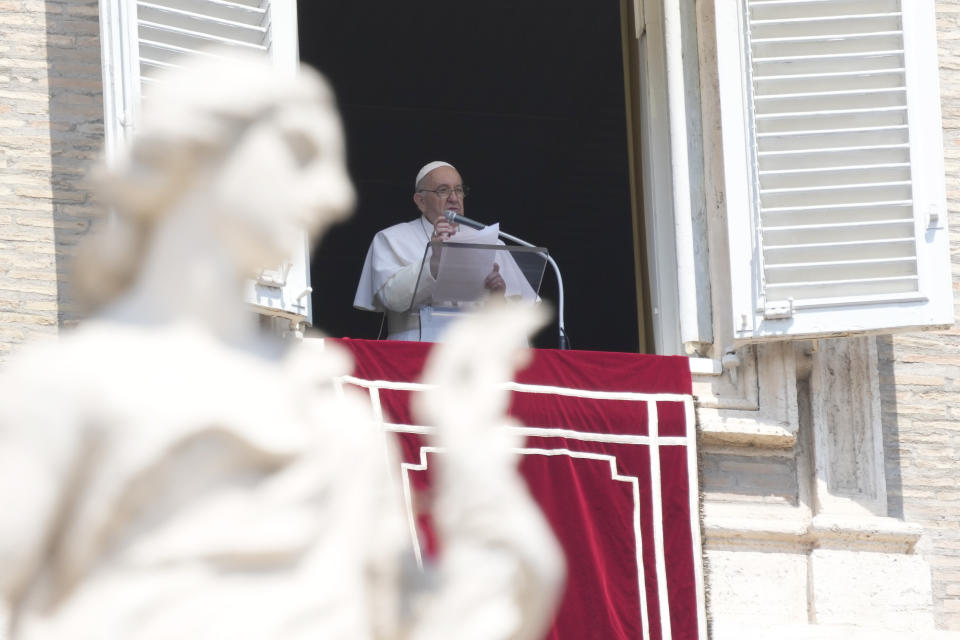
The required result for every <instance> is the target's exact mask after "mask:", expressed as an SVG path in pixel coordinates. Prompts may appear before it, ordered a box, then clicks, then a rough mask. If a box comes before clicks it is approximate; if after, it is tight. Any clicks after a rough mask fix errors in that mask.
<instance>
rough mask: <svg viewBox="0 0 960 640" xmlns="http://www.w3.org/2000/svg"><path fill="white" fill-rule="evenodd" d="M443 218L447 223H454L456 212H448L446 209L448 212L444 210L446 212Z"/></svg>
mask: <svg viewBox="0 0 960 640" xmlns="http://www.w3.org/2000/svg"><path fill="white" fill-rule="evenodd" d="M443 217H444V218H446V219H447V220H448V221H450V222H456V218H457V212H456V211H450V210H449V209H448V210H446V211H444V212H443Z"/></svg>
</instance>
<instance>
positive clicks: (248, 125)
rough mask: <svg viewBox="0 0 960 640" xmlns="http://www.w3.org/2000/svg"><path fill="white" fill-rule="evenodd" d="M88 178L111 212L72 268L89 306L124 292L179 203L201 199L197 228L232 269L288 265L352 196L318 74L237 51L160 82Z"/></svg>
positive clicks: (329, 101)
mask: <svg viewBox="0 0 960 640" xmlns="http://www.w3.org/2000/svg"><path fill="white" fill-rule="evenodd" d="M91 181H92V184H93V186H94V191H95V193H96V195H97V196H98V199H99V200H100V201H101V202H102V203H103V204H104V205H106V206H108V207H111V208H112V210H113V211H114V212H115V217H114V219H113V220H111V221H107V222H106V223H105V224H104V225H103V227H104V228H103V229H102V231H101V234H100V238H99V240H98V241H97V242H95V243H94V244H95V245H96V246H95V248H94V249H93V250H92V251H88V252H87V255H86V256H85V257H86V259H85V260H84V261H83V264H81V270H86V271H87V273H86V274H85V275H84V274H81V276H82V277H81V280H87V281H90V279H91V278H93V279H94V280H93V281H94V282H96V283H97V285H96V286H97V288H98V289H99V291H98V292H97V293H98V295H97V296H96V297H97V298H99V302H104V301H107V300H110V299H112V298H113V297H115V296H116V295H118V294H119V293H122V291H123V290H124V289H125V288H126V287H127V286H129V284H130V282H131V281H132V280H133V279H134V278H135V276H136V273H137V271H138V268H139V266H140V264H141V261H142V258H143V255H144V253H145V251H146V250H147V249H148V247H149V246H150V243H151V240H152V235H153V234H154V232H155V231H156V229H158V228H159V226H160V225H161V224H162V223H163V221H164V219H165V218H166V217H168V216H169V215H170V213H171V212H173V211H177V210H178V209H180V208H182V207H184V206H186V205H189V204H194V205H195V204H197V202H198V201H199V202H201V203H202V204H201V206H199V207H195V208H196V209H197V211H198V217H201V216H202V218H203V219H198V220H197V230H198V233H199V232H203V231H205V230H206V231H210V232H212V234H213V235H215V236H216V240H217V242H219V243H220V244H221V245H222V246H223V247H225V248H226V249H227V251H228V252H229V254H230V256H231V259H232V260H233V261H235V263H236V265H237V268H238V270H239V271H241V272H246V273H254V272H255V271H256V270H258V269H261V268H272V267H275V266H276V265H277V264H279V263H280V262H282V261H283V260H284V259H286V258H287V257H288V256H289V255H290V253H291V251H292V249H293V248H294V246H295V243H296V242H302V232H303V231H304V230H306V232H307V233H308V235H309V236H310V237H311V238H313V239H315V238H316V237H317V236H318V235H319V234H320V233H322V232H323V231H324V230H325V229H326V228H327V227H328V226H329V225H330V224H331V223H333V222H335V221H337V220H340V219H342V218H344V217H346V216H347V215H348V214H349V213H350V211H351V210H352V207H353V204H354V198H355V195H354V190H353V187H352V185H351V183H350V180H349V177H348V175H347V171H346V161H345V149H344V140H343V132H342V127H341V124H340V119H339V117H338V115H337V112H336V107H335V101H334V97H333V94H332V92H331V90H330V88H329V86H328V85H327V83H326V82H325V81H324V80H323V78H321V77H320V75H319V74H317V73H316V72H314V71H313V70H311V69H309V68H302V69H300V70H299V72H297V73H295V74H294V73H283V72H282V71H280V70H278V69H277V68H275V67H272V66H270V65H269V64H268V63H267V61H266V60H264V59H261V58H249V59H237V57H236V55H235V54H232V56H231V58H230V59H224V58H219V57H216V56H215V55H207V56H204V57H203V58H193V59H191V60H189V61H186V62H184V64H183V69H182V70H179V71H175V72H172V73H169V74H167V75H165V76H161V77H159V78H158V82H157V83H156V84H155V85H154V86H152V87H151V90H150V91H149V92H148V93H147V94H146V95H145V97H144V113H143V119H142V126H140V127H139V128H138V130H137V132H136V135H135V136H134V137H133V140H132V142H131V144H130V145H129V146H128V147H127V148H126V149H125V150H123V151H122V152H121V153H120V154H119V157H118V158H117V160H116V161H115V162H112V163H110V164H109V165H103V166H101V167H98V168H97V169H96V170H95V171H94V172H93V174H92V178H91ZM91 270H92V271H93V272H97V273H95V274H94V273H90V271H91ZM81 284H82V282H81ZM86 288H88V289H89V288H90V287H89V286H88V287H86Z"/></svg>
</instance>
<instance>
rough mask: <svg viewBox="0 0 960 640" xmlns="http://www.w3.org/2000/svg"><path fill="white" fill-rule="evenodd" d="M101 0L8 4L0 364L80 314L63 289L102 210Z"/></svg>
mask: <svg viewBox="0 0 960 640" xmlns="http://www.w3.org/2000/svg"><path fill="white" fill-rule="evenodd" d="M99 32H100V27H99V18H98V3H97V1H96V0H46V1H44V0H0V360H2V359H4V358H5V357H6V356H7V355H8V354H9V353H10V352H11V351H12V350H13V349H16V347H17V345H18V344H20V343H22V342H23V341H25V340H27V339H29V338H30V337H32V336H35V335H37V334H54V333H56V332H57V331H58V329H59V328H60V327H62V326H64V325H65V324H70V323H71V321H72V320H73V314H72V312H71V309H70V304H69V298H70V296H69V292H67V291H66V287H65V286H64V284H63V281H64V278H63V276H64V274H65V273H66V272H67V270H68V269H69V266H68V265H69V259H70V256H71V254H72V252H73V250H74V247H75V246H76V243H77V240H78V239H79V237H80V236H82V235H83V234H85V233H86V232H87V230H88V229H89V226H90V222H91V219H92V218H93V216H95V215H97V208H96V207H94V206H93V204H92V203H91V202H90V201H89V196H88V195H87V193H86V191H85V190H84V188H83V187H82V185H81V184H80V180H81V178H82V176H83V174H84V172H85V170H86V168H87V166H88V164H89V161H90V159H91V158H93V157H95V156H96V154H97V153H98V151H99V149H100V146H101V145H102V141H103V104H102V98H101V96H102V93H103V90H102V80H101V72H100V39H99Z"/></svg>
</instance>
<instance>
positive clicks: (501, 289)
mask: <svg viewBox="0 0 960 640" xmlns="http://www.w3.org/2000/svg"><path fill="white" fill-rule="evenodd" d="M483 286H484V287H486V289H487V291H489V292H490V293H492V294H499V295H501V296H502V295H504V294H505V293H506V292H507V283H506V282H504V280H503V276H501V275H500V265H498V264H497V263H496V262H494V263H493V271H491V272H490V275H488V276H487V278H486V280H484V281H483Z"/></svg>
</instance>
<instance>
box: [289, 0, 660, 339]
mask: <svg viewBox="0 0 960 640" xmlns="http://www.w3.org/2000/svg"><path fill="white" fill-rule="evenodd" d="M298 12H299V25H300V26H299V30H300V52H301V58H302V59H303V60H304V61H305V62H307V63H309V64H312V65H313V66H315V67H317V68H318V69H319V70H320V71H321V72H323V73H324V74H325V75H326V76H327V77H328V78H329V79H330V80H331V82H332V84H333V86H334V89H335V91H336V93H337V98H338V103H339V106H340V110H341V113H342V116H343V119H344V124H345V127H346V131H347V141H348V153H349V165H350V174H351V177H352V179H353V181H354V184H355V185H356V188H357V191H358V194H359V201H358V207H357V210H356V212H355V214H354V216H353V218H352V219H351V220H350V221H348V222H347V223H345V224H343V225H340V226H338V227H337V228H335V229H333V230H331V231H330V232H329V233H328V235H327V236H326V237H325V238H324V239H323V240H322V243H321V245H320V246H319V247H317V248H316V249H315V252H314V256H313V262H312V265H311V277H312V284H313V289H314V294H313V305H314V323H315V325H316V326H317V327H318V328H320V329H321V330H323V331H324V332H326V333H327V334H329V335H333V336H349V337H356V338H374V337H376V335H377V332H378V330H379V328H380V317H379V316H378V315H376V314H372V313H369V312H362V311H357V310H354V309H353V307H352V303H353V296H354V291H355V289H356V285H357V280H358V279H359V276H360V270H361V267H362V265H363V259H364V256H365V254H366V251H367V247H368V245H369V243H370V240H371V239H372V237H373V235H374V234H375V233H376V232H377V231H378V230H380V229H382V228H385V227H387V226H389V225H391V224H394V223H397V222H402V221H406V220H411V219H413V218H415V217H417V216H418V215H419V212H418V211H417V210H416V208H415V206H414V204H413V202H412V194H413V178H414V176H415V174H416V172H417V170H418V169H419V168H420V166H421V165H423V164H424V163H426V162H428V161H431V160H446V161H448V162H451V163H453V164H454V165H456V166H457V168H458V169H459V171H460V173H461V174H462V175H463V177H464V181H465V183H466V184H468V185H470V186H471V188H472V189H473V190H472V192H471V194H470V197H469V198H468V199H467V202H466V211H465V213H466V215H468V216H470V217H472V218H475V219H478V220H481V221H484V222H488V223H492V222H497V221H499V222H500V223H501V228H502V229H503V230H504V231H507V232H509V233H512V234H513V235H516V236H519V237H521V238H524V239H526V240H529V241H531V242H534V243H537V244H539V245H542V246H545V247H547V248H548V249H549V250H550V253H551V255H552V256H553V257H554V258H555V259H556V260H557V262H558V263H559V265H560V268H561V269H562V273H563V278H564V284H565V292H566V314H565V315H566V327H567V331H568V334H569V336H570V339H571V342H572V346H573V347H574V348H576V349H595V350H607V351H637V350H638V349H639V346H640V342H639V333H640V331H639V330H638V319H637V293H636V291H637V287H636V267H635V258H634V247H635V238H634V230H633V223H632V216H633V213H632V207H631V191H630V190H631V182H630V167H629V155H628V154H629V145H630V144H631V141H630V140H629V136H628V131H627V122H626V118H627V107H626V105H625V91H624V72H623V42H622V39H621V4H620V2H619V0H602V1H601V2H583V1H582V0H578V1H573V0H559V1H558V0H554V1H553V2H549V3H548V2H544V1H542V0H541V1H536V0H523V1H521V2H484V3H462V4H461V3H450V2H440V1H439V0H413V1H411V2H402V3H398V2H374V3H358V2H352V1H346V0H336V1H334V0H324V1H321V2H300V3H299V6H298ZM641 246H642V245H641ZM541 295H542V297H543V298H544V299H546V300H548V301H551V302H554V301H556V299H557V294H556V285H555V279H554V277H553V275H552V273H550V272H549V271H548V273H547V274H546V275H545V276H544V283H543V287H542V290H541ZM554 307H556V305H555V303H554ZM556 335H557V331H556V324H555V323H554V324H553V325H551V326H550V327H548V328H547V329H545V330H544V331H542V332H541V333H540V335H539V336H538V337H537V339H536V342H535V343H536V346H540V347H555V346H556Z"/></svg>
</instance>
